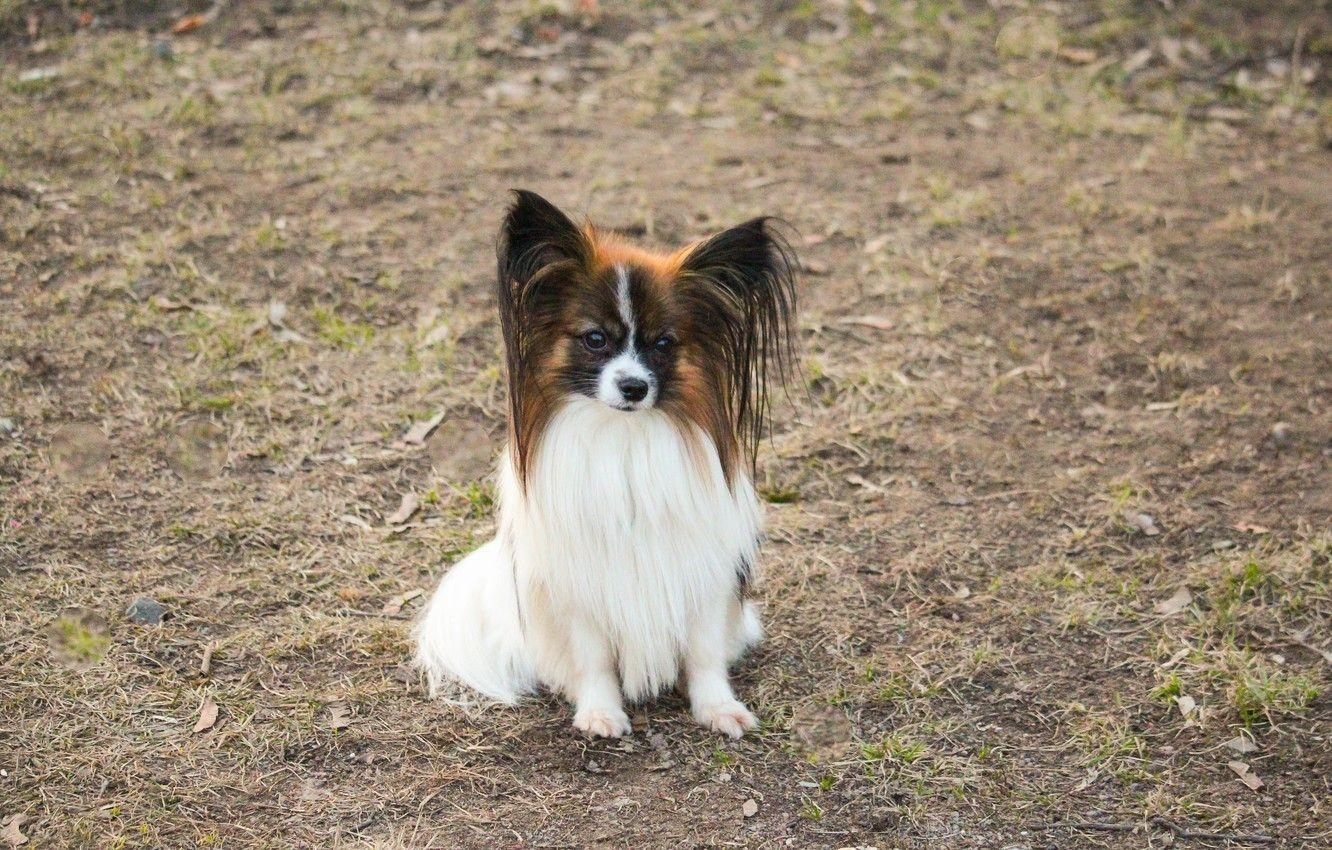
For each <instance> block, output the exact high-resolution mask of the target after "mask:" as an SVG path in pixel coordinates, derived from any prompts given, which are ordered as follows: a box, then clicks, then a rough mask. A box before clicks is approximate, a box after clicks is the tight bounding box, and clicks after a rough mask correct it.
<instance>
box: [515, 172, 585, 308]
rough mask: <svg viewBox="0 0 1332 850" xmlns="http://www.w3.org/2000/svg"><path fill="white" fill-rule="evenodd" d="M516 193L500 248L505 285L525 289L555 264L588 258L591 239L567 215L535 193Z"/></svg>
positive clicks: (518, 191)
mask: <svg viewBox="0 0 1332 850" xmlns="http://www.w3.org/2000/svg"><path fill="white" fill-rule="evenodd" d="M513 194H514V202H513V204H512V205H511V206H510V207H509V212H508V214H507V215H506V216H505V217H504V225H503V227H502V228H501V229H500V244H499V249H498V251H497V254H498V255H499V282H500V285H501V286H504V285H505V284H507V285H509V286H512V287H517V288H522V287H523V286H526V285H527V283H528V282H530V281H531V279H532V278H533V277H535V276H536V274H537V273H538V272H540V271H541V270H542V269H543V268H545V267H547V266H549V265H551V264H553V263H559V262H564V261H568V260H582V259H584V258H585V257H586V252H587V240H586V239H584V238H583V232H582V230H580V229H579V227H578V225H576V224H574V223H573V221H572V220H571V219H570V218H569V217H568V216H567V215H565V214H564V213H562V212H560V210H559V209H558V208H557V207H556V206H555V205H554V204H552V203H551V202H550V201H547V200H546V199H545V198H543V197H541V196H540V195H538V194H537V193H535V192H529V191H527V190H525V189H515V190H514V193H513Z"/></svg>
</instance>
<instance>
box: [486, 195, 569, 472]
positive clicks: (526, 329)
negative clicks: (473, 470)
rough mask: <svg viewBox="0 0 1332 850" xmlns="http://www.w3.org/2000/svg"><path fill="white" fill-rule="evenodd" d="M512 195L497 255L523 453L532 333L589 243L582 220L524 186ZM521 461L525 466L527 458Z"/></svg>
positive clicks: (513, 415) (512, 414)
mask: <svg viewBox="0 0 1332 850" xmlns="http://www.w3.org/2000/svg"><path fill="white" fill-rule="evenodd" d="M513 194H514V201H513V204H512V205H511V206H510V207H509V211H508V214H507V215H505V217H504V224H503V225H502V226H501V228H500V236H499V244H498V245H497V247H496V251H495V253H496V256H497V258H498V260H499V274H498V277H497V280H496V295H497V300H498V301H499V314H500V332H501V333H502V335H503V337H504V354H505V361H506V366H507V367H508V376H507V377H508V383H509V423H510V426H511V427H512V429H513V433H514V436H515V438H516V441H517V446H516V449H517V451H518V452H519V454H520V455H522V454H523V450H524V447H526V446H528V445H529V444H530V442H531V435H530V433H529V432H530V431H531V429H532V428H534V427H536V423H535V422H533V421H525V419H531V418H532V417H531V416H526V417H525V415H524V406H523V404H522V400H523V399H522V393H523V386H524V384H525V382H526V381H527V378H528V367H529V364H530V362H531V352H530V348H531V340H532V335H533V332H534V330H535V328H536V327H538V326H540V325H542V323H544V322H546V321H548V320H549V314H550V313H551V310H552V307H553V305H554V304H555V303H557V301H558V293H557V291H556V289H555V286H556V284H557V283H558V281H559V280H561V279H564V278H565V275H561V274H560V272H561V270H563V271H566V272H567V271H569V270H570V269H572V268H576V267H578V266H580V265H583V266H585V265H586V263H587V261H588V259H589V256H590V253H591V246H590V244H589V243H588V240H587V238H586V237H585V236H584V234H583V231H582V230H581V229H579V227H578V225H576V224H574V222H573V221H572V220H571V219H570V218H569V217H568V216H567V215H565V214H564V213H562V212H560V210H559V209H558V208H557V207H556V206H555V205H554V204H552V203H551V202H550V201H547V200H546V199H545V198H543V197H541V196H540V195H538V194H536V193H535V192H528V191H525V190H523V189H516V190H514V193H513ZM547 284H549V285H547ZM529 401H531V400H530V399H529ZM520 461H521V464H520V468H523V469H524V471H525V461H526V459H525V458H520Z"/></svg>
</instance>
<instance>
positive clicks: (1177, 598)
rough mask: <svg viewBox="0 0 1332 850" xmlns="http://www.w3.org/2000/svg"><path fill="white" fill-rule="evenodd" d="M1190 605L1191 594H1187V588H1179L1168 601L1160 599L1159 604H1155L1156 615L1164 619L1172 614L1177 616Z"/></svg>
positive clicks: (1191, 600) (1191, 602) (1191, 601)
mask: <svg viewBox="0 0 1332 850" xmlns="http://www.w3.org/2000/svg"><path fill="white" fill-rule="evenodd" d="M1192 604H1193V594H1192V593H1190V592H1189V589H1188V588H1187V587H1183V586H1181V587H1180V588H1179V589H1178V590H1176V591H1175V593H1174V595H1173V596H1171V597H1170V598H1169V599H1162V600H1161V601H1160V602H1158V603H1156V613H1158V614H1160V615H1162V616H1165V617H1170V616H1172V615H1174V614H1178V613H1179V612H1180V611H1183V610H1184V609H1185V608H1187V607H1189V606H1190V605H1192Z"/></svg>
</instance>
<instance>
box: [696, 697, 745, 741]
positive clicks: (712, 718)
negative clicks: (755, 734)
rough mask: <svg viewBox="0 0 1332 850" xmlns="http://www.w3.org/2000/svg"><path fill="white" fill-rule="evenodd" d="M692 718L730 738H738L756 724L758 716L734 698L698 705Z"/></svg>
mask: <svg viewBox="0 0 1332 850" xmlns="http://www.w3.org/2000/svg"><path fill="white" fill-rule="evenodd" d="M694 719H695V720H697V721H698V722H699V723H700V724H702V725H703V726H706V727H708V728H709V729H711V730H712V731H714V732H720V733H722V734H723V735H726V736H728V737H731V738H739V737H740V736H741V735H743V734H745V732H746V731H747V730H749V729H753V728H754V727H756V726H758V718H756V717H755V716H754V715H753V714H752V713H750V711H749V709H747V708H745V704H744V703H742V702H740V701H739V700H734V699H733V700H728V701H726V702H719V703H716V704H715V705H704V706H698V707H696V708H695V709H694Z"/></svg>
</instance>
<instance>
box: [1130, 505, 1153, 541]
mask: <svg viewBox="0 0 1332 850" xmlns="http://www.w3.org/2000/svg"><path fill="white" fill-rule="evenodd" d="M1124 522H1127V523H1128V524H1129V525H1131V526H1133V527H1134V528H1136V529H1138V530H1139V531H1141V532H1142V533H1143V534H1145V535H1147V536H1148V537H1155V536H1156V535H1158V534H1160V533H1161V529H1159V528H1157V527H1156V519H1155V518H1154V517H1153V516H1152V515H1151V514H1145V513H1142V512H1141V511H1126V512H1125V513H1124Z"/></svg>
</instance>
